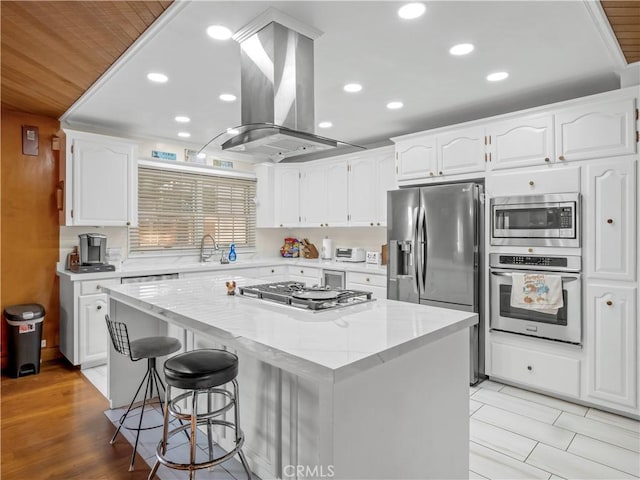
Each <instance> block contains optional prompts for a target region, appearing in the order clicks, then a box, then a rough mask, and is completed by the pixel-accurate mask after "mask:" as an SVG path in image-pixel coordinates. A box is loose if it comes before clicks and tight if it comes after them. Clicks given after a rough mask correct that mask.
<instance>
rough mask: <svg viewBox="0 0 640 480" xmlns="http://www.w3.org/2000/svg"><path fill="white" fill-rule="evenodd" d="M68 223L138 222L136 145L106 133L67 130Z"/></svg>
mask: <svg viewBox="0 0 640 480" xmlns="http://www.w3.org/2000/svg"><path fill="white" fill-rule="evenodd" d="M65 136H66V142H65V143H66V148H65V159H64V161H63V162H62V164H63V165H64V166H65V168H66V172H65V179H66V188H65V191H66V193H65V204H66V209H65V210H66V214H65V224H66V225H92V226H128V225H131V226H135V225H136V224H137V208H136V207H137V195H138V192H137V178H138V176H137V171H136V167H137V160H136V150H137V147H136V145H135V144H134V143H131V142H127V141H126V140H122V139H118V138H114V137H107V136H104V135H96V134H89V133H83V132H74V131H65Z"/></svg>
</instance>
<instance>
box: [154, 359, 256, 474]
mask: <svg viewBox="0 0 640 480" xmlns="http://www.w3.org/2000/svg"><path fill="white" fill-rule="evenodd" d="M164 374H165V378H166V381H167V390H166V392H167V395H166V397H165V404H164V425H163V432H162V440H161V441H160V443H159V444H158V449H157V451H156V457H157V460H156V463H155V465H154V466H153V469H152V470H151V473H149V480H151V479H152V478H154V477H155V474H156V472H157V471H158V467H159V466H160V464H162V465H165V466H167V467H169V468H173V469H176V470H188V471H189V479H190V480H191V479H193V478H194V477H195V471H196V470H199V469H202V468H209V467H213V466H215V465H219V464H220V463H222V462H225V461H227V460H229V459H230V458H231V457H233V456H234V455H235V454H236V453H237V454H238V456H239V457H240V461H241V462H242V466H243V468H244V470H245V472H246V473H247V478H248V479H249V480H251V470H250V469H249V464H248V463H247V459H246V458H245V456H244V453H243V451H242V445H243V444H244V434H243V433H242V430H241V429H240V405H239V393H238V382H237V381H236V377H237V376H238V357H237V356H236V355H234V354H233V353H230V352H227V351H225V350H213V349H211V350H193V351H191V352H186V353H182V354H180V355H176V356H175V357H172V358H170V359H168V360H167V361H166V362H165V364H164ZM226 383H231V384H232V385H233V392H231V391H229V390H226V389H225V388H216V387H220V386H222V385H224V384H226ZM172 387H175V388H180V389H182V390H187V392H185V393H182V394H180V395H178V396H176V397H175V398H173V399H172V398H171V388H172ZM200 394H202V395H206V397H207V409H206V412H201V413H199V411H198V395H200ZM212 395H221V396H222V398H223V399H224V400H225V404H224V406H222V407H220V408H217V409H214V407H213V406H212V401H211V397H212ZM187 399H190V400H191V401H190V402H188V406H187V408H186V411H184V412H183V411H181V410H182V409H181V407H180V406H179V405H178V403H179V402H182V401H183V400H187ZM231 408H233V410H234V421H233V422H229V421H227V420H224V419H221V418H218V417H220V416H222V415H223V414H224V413H225V412H227V411H228V410H230V409H231ZM169 414H171V415H173V416H174V417H175V418H178V419H179V420H188V421H189V423H188V424H185V425H181V426H179V427H177V428H174V429H173V430H171V431H169ZM198 425H206V427H207V440H208V447H209V459H208V460H207V461H205V462H196V436H197V432H198ZM213 425H221V426H223V427H226V428H231V429H233V430H234V431H235V446H234V448H233V449H232V450H231V451H229V452H228V453H226V454H225V455H222V456H220V457H214V455H213V428H212V427H213ZM186 429H190V442H189V443H190V445H189V463H179V462H177V461H174V460H171V459H169V458H168V457H167V443H168V441H169V439H170V438H171V437H172V436H174V435H175V434H177V433H179V432H182V431H185V430H186Z"/></svg>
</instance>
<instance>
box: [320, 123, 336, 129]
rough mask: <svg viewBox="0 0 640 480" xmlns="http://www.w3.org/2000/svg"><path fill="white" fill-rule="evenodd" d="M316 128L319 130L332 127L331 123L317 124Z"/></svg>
mask: <svg viewBox="0 0 640 480" xmlns="http://www.w3.org/2000/svg"><path fill="white" fill-rule="evenodd" d="M318 126H319V127H320V128H331V127H333V123H331V122H320V123H319V124H318Z"/></svg>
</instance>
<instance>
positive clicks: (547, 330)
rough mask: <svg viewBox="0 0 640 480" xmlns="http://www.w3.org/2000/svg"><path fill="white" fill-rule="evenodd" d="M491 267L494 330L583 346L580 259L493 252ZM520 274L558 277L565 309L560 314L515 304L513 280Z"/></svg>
mask: <svg viewBox="0 0 640 480" xmlns="http://www.w3.org/2000/svg"><path fill="white" fill-rule="evenodd" d="M489 265H490V297H491V309H490V310H491V313H490V320H489V322H490V326H491V329H492V330H498V331H503V332H510V333H517V334H520V335H528V336H533V337H541V338H546V339H550V340H557V341H561V342H567V343H574V344H581V343H582V312H581V304H582V296H581V291H582V289H581V286H582V281H581V274H580V268H581V259H580V257H579V256H542V255H513V254H501V253H493V254H491V255H490V256H489ZM517 273H526V274H546V275H557V276H559V277H560V278H561V285H562V286H561V288H562V300H563V302H562V303H563V306H562V307H561V308H558V309H557V311H555V312H554V311H545V310H536V309H533V308H519V307H515V306H513V305H512V300H511V293H512V287H513V277H514V274H517Z"/></svg>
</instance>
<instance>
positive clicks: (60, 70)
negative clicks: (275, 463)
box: [0, 0, 172, 118]
mask: <svg viewBox="0 0 640 480" xmlns="http://www.w3.org/2000/svg"><path fill="white" fill-rule="evenodd" d="M171 3H172V0H153V1H133V2H124V1H84V0H82V1H2V2H1V3H0V11H1V13H2V30H1V31H2V41H1V46H2V60H1V69H2V73H1V76H0V82H1V83H0V85H1V86H2V108H3V109H8V110H16V111H22V112H27V113H33V114H37V115H43V116H46V117H53V118H58V117H60V116H61V115H62V114H63V113H64V112H65V111H66V110H67V109H68V108H69V107H70V106H71V105H72V104H73V103H74V102H75V101H76V100H77V99H78V98H79V97H80V95H82V94H83V93H84V92H85V91H86V90H87V89H88V88H89V87H90V86H91V85H92V84H93V83H94V82H95V81H96V80H97V79H98V78H99V77H100V75H102V74H103V73H104V72H105V71H106V70H107V69H108V68H109V66H110V65H111V64H112V63H113V62H115V61H116V60H117V59H118V57H120V55H122V54H123V53H124V52H125V50H126V49H127V48H128V47H129V46H130V45H131V44H132V43H133V42H134V41H135V40H136V39H137V38H138V37H139V36H140V34H142V33H143V32H144V31H145V30H146V29H147V27H149V25H151V24H152V23H153V22H154V21H155V19H156V18H158V16H160V14H162V12H164V11H165V9H166V8H167V7H168V6H169V5H171Z"/></svg>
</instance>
